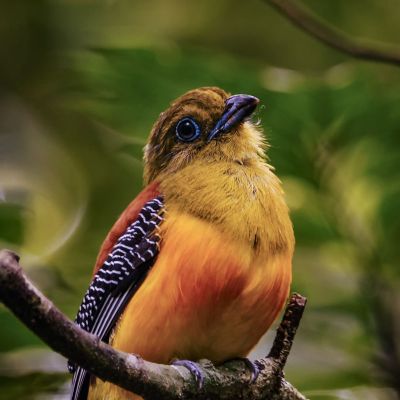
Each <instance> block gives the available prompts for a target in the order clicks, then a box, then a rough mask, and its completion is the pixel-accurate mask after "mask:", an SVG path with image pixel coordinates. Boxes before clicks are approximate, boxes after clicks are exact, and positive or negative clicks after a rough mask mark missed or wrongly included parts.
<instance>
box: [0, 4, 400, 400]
mask: <svg viewBox="0 0 400 400" xmlns="http://www.w3.org/2000/svg"><path fill="white" fill-rule="evenodd" d="M307 3H308V4H309V5H310V6H312V7H313V8H314V9H315V10H316V11H317V12H318V13H319V14H320V15H321V16H324V17H325V18H328V19H329V20H330V21H331V22H333V23H335V24H337V25H338V26H340V27H342V28H343V29H346V30H347V31H348V32H350V33H353V34H357V35H364V36H368V35H370V37H375V38H376V39H382V40H387V41H390V40H396V39H397V36H396V35H397V33H398V32H397V26H396V21H397V20H398V18H399V17H400V9H399V8H398V7H394V5H395V2H394V1H389V0H388V1H387V2H379V1H378V0H368V1H366V2H364V3H363V5H362V12H361V11H360V7H361V5H360V4H358V3H357V2H353V3H349V2H346V1H344V0H341V1H335V2H333V1H331V2H317V1H311V0H310V1H308V2H307ZM390 5H392V7H390ZM1 11H2V23H1V25H0V54H1V56H2V63H1V64H0V199H1V202H0V228H1V229H0V241H1V244H2V246H3V247H11V248H14V249H15V250H17V251H18V252H19V253H21V255H22V263H23V265H24V267H25V268H26V269H27V271H28V273H29V274H30V276H31V277H32V279H33V280H34V281H35V282H37V284H38V285H39V286H40V287H41V288H42V289H43V290H44V292H45V293H46V294H47V295H48V296H49V297H50V298H51V299H53V300H54V302H55V303H56V304H57V305H58V306H59V307H60V308H61V309H62V310H63V311H65V312H66V313H67V314H68V315H69V316H71V317H73V316H74V314H75V312H76V310H77V307H78V305H79V302H80V300H81V297H82V293H83V292H84V290H85V288H86V287H87V284H88V280H89V277H90V273H91V268H92V265H93V263H94V260H95V257H96V252H97V249H98V247H99V245H100V243H101V241H102V239H103V238H104V236H105V234H106V232H107V231H108V229H109V227H110V226H111V225H112V223H113V221H114V220H115V219H116V217H117V216H118V214H119V213H120V212H121V210H123V208H124V207H125V206H126V204H127V203H128V202H129V201H130V200H131V199H132V198H133V197H134V196H135V195H136V193H138V191H139V190H140V188H141V184H142V183H141V175H142V164H141V158H142V148H143V145H144V143H145V141H146V137H147V135H148V132H149V131H150V128H151V125H152V123H153V122H154V121H155V119H156V118H157V116H158V114H159V113H160V112H161V111H162V110H164V109H165V108H166V107H167V106H168V103H169V102H170V101H171V100H172V99H174V98H175V97H177V96H179V95H180V94H182V93H183V92H185V91H186V90H189V89H192V88H194V87H199V86H205V85H217V86H221V87H223V88H224V89H226V90H229V91H230V92H232V93H250V94H253V95H256V96H258V97H259V98H260V99H261V101H262V104H263V106H262V107H261V108H260V109H259V111H258V114H257V116H256V117H257V118H259V119H260V120H261V122H262V124H263V126H264V129H265V132H266V136H267V138H268V140H269V142H270V144H271V148H270V149H269V151H268V156H269V158H270V160H271V163H272V164H273V165H274V166H275V167H276V170H277V173H278V175H279V176H280V177H281V179H282V181H283V184H284V188H285V191H286V193H287V198H288V202H289V205H290V208H291V212H292V218H293V222H294V227H295V231H296V240H297V248H296V255H295V262H294V283H293V289H294V290H297V291H299V292H301V293H302V294H304V295H306V296H307V297H308V298H309V305H308V307H307V311H306V314H305V316H304V319H303V321H302V326H301V329H300V331H299V333H298V338H296V342H295V347H294V349H293V351H292V353H291V357H290V361H289V365H288V367H287V377H288V379H289V380H290V381H291V382H292V383H293V384H295V385H296V386H298V387H299V388H300V389H301V390H302V391H304V393H306V394H307V395H308V396H309V397H310V398H311V399H342V398H343V399H392V398H395V396H396V395H395V393H396V391H397V393H399V392H400V382H399V379H398V377H399V376H400V339H399V338H400V326H399V322H398V315H399V311H400V296H399V282H400V279H399V278H400V274H399V268H398V263H399V259H400V247H399V246H398V243H397V242H398V238H399V237H400V222H399V221H400V219H399V218H398V206H399V196H400V179H399V178H400V168H399V165H400V152H399V149H400V108H399V107H398V104H399V100H400V94H399V93H400V90H399V89H400V80H399V73H398V72H399V71H398V69H396V68H394V67H389V66H384V65H373V64H366V63H356V62H351V61H347V62H345V63H344V62H343V61H344V60H346V58H345V57H344V56H343V55H340V54H338V53H336V52H333V51H331V50H329V49H327V48H325V47H323V46H322V45H320V44H318V43H316V42H314V41H313V40H312V39H310V38H308V37H307V36H305V35H304V34H303V33H300V32H298V31H297V30H296V29H295V28H293V27H291V26H290V25H289V24H288V23H287V22H286V21H284V20H283V19H282V18H281V17H279V16H278V15H276V14H275V13H274V12H273V11H272V10H271V9H269V8H268V7H266V6H265V5H264V4H262V2H259V1H256V0H252V1H250V2H239V1H238V0H237V1H232V2H228V1H227V0H225V1H220V2H217V3H215V2H212V1H211V0H207V1H205V2H201V3H198V2H183V1H182V0H181V1H179V0H174V1H171V2H162V1H161V0H152V1H148V2H144V1H135V2H127V1H122V0H120V1H118V0H115V1H112V0H109V1H99V2H94V1H90V0H86V1H84V0H75V1H72V0H69V1H68V0H64V1H61V0H58V1H55V2H50V1H44V0H40V1H36V2H31V1H29V0H26V1H21V2H9V3H7V4H2V6H1ZM384 21H386V22H385V23H384ZM228 22H229V23H228ZM395 26H396V27H395ZM0 326H1V327H2V328H1V329H0V383H1V387H2V393H1V395H0V398H2V399H3V398H4V399H8V398H9V399H15V398H21V399H22V398H49V397H47V396H48V395H45V394H44V393H46V392H57V391H61V392H63V390H65V389H63V382H64V381H65V379H67V375H66V374H64V373H63V372H62V371H63V362H64V361H63V360H61V359H59V361H58V364H57V363H56V365H55V364H54V363H49V362H48V358H47V356H45V355H43V354H42V353H40V354H41V355H40V356H39V355H32V353H31V351H32V349H35V348H38V347H41V346H42V345H41V344H40V341H39V340H38V339H36V338H35V337H34V336H33V334H31V333H30V332H29V331H28V330H27V329H26V328H24V327H23V326H22V325H21V324H20V323H19V322H18V321H17V320H16V319H15V318H14V317H13V316H11V315H10V314H9V313H8V311H7V310H5V309H4V308H0ZM271 335H272V334H269V336H267V337H266V339H265V340H263V341H262V343H260V345H259V346H258V347H257V348H256V349H255V351H254V353H253V356H261V355H263V354H264V353H265V351H266V348H267V347H268V343H269V341H270V338H271ZM35 354H36V353H35ZM50 398H52V397H50ZM54 398H64V397H62V395H59V396H58V397H56V395H54Z"/></svg>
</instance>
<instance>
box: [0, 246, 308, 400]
mask: <svg viewBox="0 0 400 400" xmlns="http://www.w3.org/2000/svg"><path fill="white" fill-rule="evenodd" d="M18 261H19V258H18V256H17V255H16V254H14V253H12V252H10V251H7V250H3V251H1V252H0V301H1V302H3V303H4V304H5V305H6V306H7V307H8V308H9V309H10V310H11V311H12V312H13V313H14V314H15V315H16V316H17V317H18V318H19V319H20V320H21V321H22V322H23V323H24V324H25V325H26V326H27V327H28V328H29V329H31V330H32V331H33V332H34V333H35V334H36V335H37V336H39V337H40V338H41V339H42V340H43V341H44V342H45V343H46V344H47V345H48V346H50V347H51V348H52V349H53V350H54V351H56V352H58V353H60V354H62V355H63V356H64V357H66V358H69V359H70V360H72V361H73V362H74V363H76V364H78V365H81V366H82V367H84V368H85V369H87V370H88V371H90V372H91V373H93V374H94V375H96V376H98V377H99V378H100V379H103V380H107V381H110V382H112V383H114V384H116V385H119V386H121V387H122V388H124V389H126V390H129V391H132V392H134V393H137V394H139V395H141V396H143V397H144V398H146V399H165V400H173V399H174V400H178V399H179V400H183V399H185V400H186V399H199V400H201V399H210V400H217V399H218V400H231V399H238V400H240V399H248V400H261V399H274V400H279V399H280V400H282V399H285V400H305V397H304V396H303V395H302V394H301V393H299V392H298V391H297V390H296V389H295V388H294V387H293V386H292V385H291V384H290V383H288V382H287V381H285V380H284V379H283V378H282V367H283V365H284V363H285V361H286V358H287V354H288V353H289V350H290V347H291V345H292V341H293V338H294V334H295V332H296V329H297V327H298V324H299V322H300V318H301V314H302V312H303V309H304V307H305V299H304V298H303V297H302V296H300V295H294V296H293V297H292V300H291V301H290V302H289V305H288V308H287V310H286V312H285V316H284V318H283V324H282V325H281V326H280V328H279V333H278V335H277V337H276V339H275V342H274V346H273V350H272V353H273V354H272V356H271V358H264V359H261V360H258V361H257V363H258V365H259V366H260V369H262V370H261V373H260V375H259V377H258V378H257V380H256V381H255V382H253V383H251V384H249V371H248V370H247V369H246V367H245V366H244V363H242V362H240V361H233V362H229V363H226V364H224V365H223V366H220V367H218V368H217V367H215V366H213V365H212V364H211V363H210V362H209V361H206V360H204V361H201V362H200V366H201V368H202V371H203V374H204V384H203V387H202V389H201V390H199V389H198V387H197V384H196V382H195V381H194V378H193V376H192V375H191V374H190V373H189V371H188V370H187V369H186V368H184V367H176V366H174V367H171V366H169V365H162V364H155V363H151V362H148V361H145V360H143V359H141V358H140V357H138V356H135V355H133V354H127V353H123V352H120V351H117V350H115V349H113V348H112V347H110V346H109V345H107V344H105V343H103V342H101V341H99V340H98V339H97V338H96V337H95V336H94V335H91V334H89V333H87V332H85V331H84V330H82V329H80V328H79V327H78V326H76V325H75V324H74V323H73V322H72V321H70V320H69V319H68V318H67V317H66V316H65V315H63V314H62V313H61V312H60V311H59V310H58V309H57V308H56V307H55V306H54V305H53V303H51V301H50V300H48V299H47V298H46V297H45V296H44V295H43V294H42V293H41V292H40V291H39V290H38V289H37V288H35V286H34V285H33V284H32V283H31V282H30V281H29V280H28V278H27V277H26V275H25V274H24V273H23V271H22V269H21V267H20V265H19V263H18ZM281 353H282V354H281Z"/></svg>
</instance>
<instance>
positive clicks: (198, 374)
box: [171, 360, 204, 389]
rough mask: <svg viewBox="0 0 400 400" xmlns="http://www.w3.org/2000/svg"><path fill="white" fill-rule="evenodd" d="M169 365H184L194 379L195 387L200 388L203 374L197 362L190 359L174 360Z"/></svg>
mask: <svg viewBox="0 0 400 400" xmlns="http://www.w3.org/2000/svg"><path fill="white" fill-rule="evenodd" d="M171 365H175V366H177V367H179V366H180V367H185V368H186V369H188V370H189V371H190V373H191V374H192V375H193V376H194V379H195V380H196V383H197V388H198V389H201V388H202V387H203V383H204V374H203V371H202V370H201V368H200V367H199V365H198V364H197V363H195V362H194V361H190V360H174V361H172V363H171Z"/></svg>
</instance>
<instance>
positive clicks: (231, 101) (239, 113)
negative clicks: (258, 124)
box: [207, 94, 260, 142]
mask: <svg viewBox="0 0 400 400" xmlns="http://www.w3.org/2000/svg"><path fill="white" fill-rule="evenodd" d="M259 102H260V100H259V99H257V97H254V96H250V95H248V94H236V95H234V96H231V97H229V98H228V99H227V100H226V101H225V110H224V112H223V113H222V116H221V118H220V119H219V120H218V122H217V123H216V125H215V126H214V128H213V129H212V130H211V132H210V133H209V135H208V137H207V142H210V141H211V140H213V139H215V138H216V137H219V136H220V135H221V134H223V133H225V132H229V131H230V130H231V129H233V128H235V127H236V126H237V125H239V124H240V123H241V122H243V121H244V119H245V118H247V117H249V116H250V115H251V114H253V112H254V110H255V109H256V107H257V104H258V103H259Z"/></svg>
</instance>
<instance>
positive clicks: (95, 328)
mask: <svg viewBox="0 0 400 400" xmlns="http://www.w3.org/2000/svg"><path fill="white" fill-rule="evenodd" d="M163 212H164V203H163V200H162V197H161V196H158V197H156V198H154V199H152V200H150V201H148V202H147V203H146V204H145V205H144V206H143V208H142V209H141V210H140V212H139V214H138V216H137V219H136V220H135V221H134V222H132V223H131V224H130V225H129V226H128V227H127V228H126V229H125V231H124V232H123V233H122V234H121V235H120V236H119V238H118V239H117V241H116V243H115V244H114V246H113V247H112V250H111V252H110V253H109V255H108V257H107V259H106V260H105V261H104V263H103V265H102V266H101V267H100V268H99V269H98V270H97V272H96V273H95V275H94V277H93V280H92V283H91V284H90V286H89V288H88V290H87V292H86V294H85V296H84V298H83V301H82V303H81V306H80V308H79V312H78V315H77V317H76V321H75V322H76V323H77V324H78V325H79V326H80V327H81V328H82V329H84V330H86V331H87V332H90V333H93V334H94V335H96V336H97V337H99V338H100V339H101V340H103V341H104V342H107V341H108V338H109V335H110V333H111V331H112V329H113V327H114V325H115V323H116V321H117V319H118V318H119V316H120V315H121V313H122V312H123V310H124V307H125V306H126V304H127V303H128V301H129V300H130V299H131V298H132V296H133V295H134V294H135V292H136V290H137V289H138V287H139V286H140V284H141V282H142V281H143V279H144V278H145V276H146V274H147V272H148V271H149V269H150V268H151V266H152V265H153V264H154V260H155V258H156V256H157V254H158V247H159V239H160V238H159V236H158V233H157V230H158V227H159V226H160V224H161V222H162V221H163ZM68 367H69V370H70V372H73V373H74V377H73V380H72V392H71V393H72V394H71V399H73V400H78V399H79V400H83V399H86V397H87V391H88V386H89V385H88V383H89V378H90V376H89V373H88V372H87V371H86V370H84V369H83V368H81V367H78V366H75V365H74V364H73V363H71V362H69V365H68Z"/></svg>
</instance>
